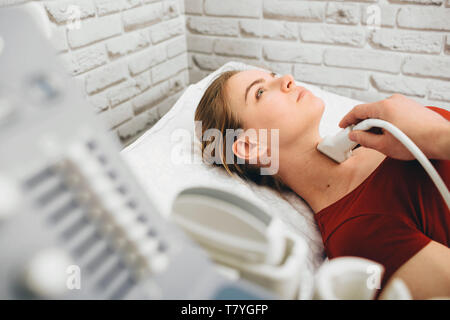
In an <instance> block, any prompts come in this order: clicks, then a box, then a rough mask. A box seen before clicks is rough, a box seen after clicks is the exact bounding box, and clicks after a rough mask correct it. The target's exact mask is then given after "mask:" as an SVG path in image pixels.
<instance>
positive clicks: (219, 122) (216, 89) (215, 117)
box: [195, 70, 291, 193]
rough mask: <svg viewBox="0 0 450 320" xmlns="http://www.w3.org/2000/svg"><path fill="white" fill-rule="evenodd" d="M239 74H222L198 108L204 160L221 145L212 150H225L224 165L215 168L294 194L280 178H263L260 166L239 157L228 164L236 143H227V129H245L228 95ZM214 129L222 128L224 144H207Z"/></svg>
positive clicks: (221, 159) (273, 176) (222, 156)
mask: <svg viewBox="0 0 450 320" xmlns="http://www.w3.org/2000/svg"><path fill="white" fill-rule="evenodd" d="M239 72H240V71H236V70H233V71H226V72H223V73H222V74H220V75H219V76H218V77H217V78H216V79H215V80H214V81H213V82H212V83H211V84H210V85H209V87H208V88H207V89H206V91H205V93H204V94H203V97H202V99H201V100H200V103H199V104H198V106H197V110H196V111H195V121H201V123H202V128H201V137H199V139H200V141H201V146H202V155H203V159H204V160H205V155H204V150H205V148H207V147H208V145H210V144H211V143H216V144H218V143H221V144H222V146H219V148H212V150H213V152H214V151H215V150H222V152H221V155H220V163H216V162H214V163H213V164H214V165H215V166H219V167H223V168H224V169H225V170H226V171H227V172H228V173H229V174H230V175H231V176H232V177H235V175H237V176H239V177H241V178H243V179H244V180H246V181H248V180H250V181H253V182H255V183H256V184H258V185H262V186H268V187H271V188H273V189H275V190H276V191H278V192H279V193H281V192H282V191H291V189H290V188H289V187H288V186H286V185H285V184H284V183H283V182H282V181H281V179H280V178H279V176H277V175H261V174H260V168H259V167H258V166H257V165H256V164H250V163H247V162H245V163H243V164H241V163H238V162H237V157H236V155H234V158H233V162H232V163H227V161H225V155H226V152H225V150H226V148H227V147H228V148H229V147H231V145H232V143H228V144H227V143H226V130H227V129H234V130H238V129H242V128H243V126H242V123H241V121H240V119H239V118H238V116H237V115H236V114H235V113H234V112H233V111H232V109H231V107H230V105H229V104H228V101H227V98H226V96H225V85H226V82H227V81H228V79H230V78H231V77H232V76H233V75H235V74H237V73H239ZM212 128H214V129H218V130H219V131H220V132H221V134H222V139H220V140H221V141H215V140H216V139H214V140H212V141H203V139H202V137H203V134H204V132H205V131H206V130H208V129H212ZM233 142H234V141H233ZM227 145H228V146H227ZM231 152H232V151H231ZM213 156H214V157H215V156H216V155H215V154H214V155H213Z"/></svg>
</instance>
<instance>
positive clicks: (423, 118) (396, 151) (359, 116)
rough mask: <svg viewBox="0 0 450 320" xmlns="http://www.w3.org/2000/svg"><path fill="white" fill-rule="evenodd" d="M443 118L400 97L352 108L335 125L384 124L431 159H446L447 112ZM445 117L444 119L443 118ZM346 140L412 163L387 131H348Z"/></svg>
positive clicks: (449, 145)
mask: <svg viewBox="0 0 450 320" xmlns="http://www.w3.org/2000/svg"><path fill="white" fill-rule="evenodd" d="M442 112H443V113H445V118H444V116H442V115H440V114H438V113H437V112H434V111H432V110H430V109H428V108H425V107H424V106H423V105H421V104H420V103H418V102H416V101H414V100H412V99H409V98H407V97H405V96H403V95H401V94H394V95H392V96H391V97H389V98H387V99H385V100H381V101H377V102H373V103H366V104H360V105H357V106H355V107H354V108H353V109H352V110H351V111H350V112H349V113H348V114H347V115H346V116H345V117H344V118H343V119H342V120H341V122H340V123H339V126H340V127H342V128H345V127H347V126H349V125H351V124H356V123H358V122H360V121H362V120H364V119H369V118H374V119H381V120H385V121H388V122H390V123H392V124H393V125H395V126H396V127H398V128H399V129H400V130H401V131H403V132H404V133H405V134H406V135H407V136H408V137H409V138H410V139H411V140H412V141H414V143H415V144H416V145H417V146H418V147H419V148H420V149H421V150H422V151H423V153H424V154H425V155H426V156H427V157H428V158H431V159H441V160H450V121H448V120H450V113H449V112H447V111H444V110H443V111H442ZM446 118H447V119H446ZM349 137H350V139H351V140H353V141H355V142H357V143H359V144H360V145H362V146H364V147H368V148H372V149H375V150H377V151H380V152H382V153H384V154H385V155H387V156H389V157H391V158H396V159H400V160H412V159H414V157H413V155H412V154H411V153H410V152H409V151H408V150H407V149H406V148H405V147H404V146H403V145H402V144H401V143H400V142H398V141H397V139H395V138H394V137H393V136H392V135H391V134H390V133H389V132H387V131H384V132H383V133H382V134H374V133H370V132H365V131H352V132H351V133H350V136H349Z"/></svg>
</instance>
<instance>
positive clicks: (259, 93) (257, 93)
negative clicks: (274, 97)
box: [256, 88, 264, 99]
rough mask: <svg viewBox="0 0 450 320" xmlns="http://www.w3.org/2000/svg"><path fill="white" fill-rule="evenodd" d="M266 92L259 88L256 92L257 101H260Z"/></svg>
mask: <svg viewBox="0 0 450 320" xmlns="http://www.w3.org/2000/svg"><path fill="white" fill-rule="evenodd" d="M263 92H264V90H263V89H262V88H259V89H258V90H256V99H259V98H260V97H261V95H262V94H263Z"/></svg>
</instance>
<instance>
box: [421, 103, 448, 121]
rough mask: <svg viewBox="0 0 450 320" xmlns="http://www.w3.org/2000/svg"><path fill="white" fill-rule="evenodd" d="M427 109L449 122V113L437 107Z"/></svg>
mask: <svg viewBox="0 0 450 320" xmlns="http://www.w3.org/2000/svg"><path fill="white" fill-rule="evenodd" d="M427 108H428V109H430V110H433V111H434V112H437V113H439V114H440V115H441V116H443V117H444V118H445V119H447V120H448V121H450V112H449V111H447V110H445V109H442V108H438V107H432V106H427Z"/></svg>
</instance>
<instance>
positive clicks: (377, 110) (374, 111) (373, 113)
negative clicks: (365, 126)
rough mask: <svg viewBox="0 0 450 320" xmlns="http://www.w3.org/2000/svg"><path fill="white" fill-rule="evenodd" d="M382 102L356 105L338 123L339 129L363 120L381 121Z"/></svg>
mask: <svg viewBox="0 0 450 320" xmlns="http://www.w3.org/2000/svg"><path fill="white" fill-rule="evenodd" d="M383 101H384V100H381V101H377V102H372V103H364V104H358V105H356V106H355V107H354V108H353V109H352V110H351V111H350V112H349V113H347V114H346V115H345V116H344V118H342V120H341V121H340V122H339V126H340V127H341V128H346V127H348V126H349V125H352V124H357V123H358V122H360V121H362V120H365V119H382V113H383V103H384V102H383Z"/></svg>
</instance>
